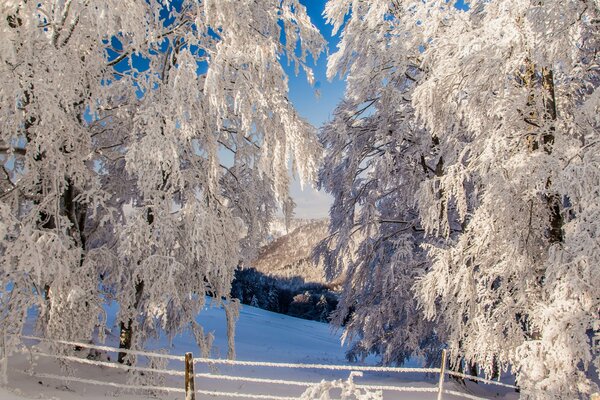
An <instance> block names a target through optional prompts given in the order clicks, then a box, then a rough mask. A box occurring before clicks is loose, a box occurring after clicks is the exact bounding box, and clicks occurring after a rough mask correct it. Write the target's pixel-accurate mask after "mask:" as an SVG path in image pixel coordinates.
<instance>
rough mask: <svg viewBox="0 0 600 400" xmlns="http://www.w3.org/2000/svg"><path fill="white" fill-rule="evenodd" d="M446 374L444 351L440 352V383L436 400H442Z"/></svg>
mask: <svg viewBox="0 0 600 400" xmlns="http://www.w3.org/2000/svg"><path fill="white" fill-rule="evenodd" d="M445 373H446V349H444V350H442V365H441V367H440V383H439V386H438V397H437V400H442V395H443V393H444V374H445Z"/></svg>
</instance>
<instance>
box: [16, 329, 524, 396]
mask: <svg viewBox="0 0 600 400" xmlns="http://www.w3.org/2000/svg"><path fill="white" fill-rule="evenodd" d="M20 337H21V338H22V339H28V340H37V341H40V342H51V343H59V344H64V345H69V346H79V347H82V348H88V349H95V350H101V351H107V352H115V353H118V352H122V353H126V354H132V355H138V356H145V357H156V358H164V359H168V360H174V361H185V357H184V356H175V355H170V354H160V353H153V352H148V351H140V350H129V349H117V348H114V347H109V346H100V345H95V344H90V343H82V342H74V341H67V340H58V339H46V338H41V337H36V336H25V335H22V336H20ZM36 354H38V355H41V356H47V357H53V358H57V359H65V360H70V361H74V362H79V363H83V364H90V365H100V366H106V367H109V368H119V369H126V370H136V371H143V372H155V373H163V374H168V375H175V376H183V375H185V372H182V371H175V370H159V369H153V368H145V367H137V366H125V365H121V364H115V363H109V362H103V361H96V360H88V359H82V358H79V357H71V356H60V355H50V354H47V353H43V352H36ZM199 363H207V364H225V365H234V366H235V365H238V366H256V367H273V368H297V369H326V370H338V371H371V372H398V373H402V372H417V373H438V374H439V373H440V369H439V368H401V367H376V366H352V365H328V364H301V363H275V362H266V361H238V360H225V359H211V358H195V359H194V364H199ZM446 372H447V373H448V374H449V375H452V376H455V377H459V378H463V379H471V380H475V381H479V382H482V383H486V384H490V385H496V386H502V387H506V388H511V389H518V387H517V386H515V385H509V384H506V383H502V382H498V381H493V380H490V379H485V378H480V377H477V376H471V375H466V374H463V373H460V372H455V371H446ZM45 375H48V376H46V377H48V378H52V379H65V380H76V379H79V381H80V382H84V383H86V382H85V381H90V382H87V383H91V384H97V385H105V386H115V385H118V387H122V386H123V385H120V384H113V383H111V382H102V381H93V380H89V379H87V380H86V379H83V378H73V377H61V376H59V375H51V374H45ZM195 376H196V377H203V378H213V379H224V380H239V381H247V382H256V383H273V384H286V385H296V386H310V385H313V384H315V383H313V382H301V381H284V380H278V379H264V378H248V377H227V376H226V375H214V374H196V375H195ZM40 377H42V376H40ZM125 386H128V388H130V389H136V388H139V389H144V390H146V389H155V390H162V388H158V387H156V388H153V387H148V386H139V387H134V386H132V385H125ZM358 386H359V387H362V388H365V389H380V390H393V391H400V392H405V391H419V392H435V391H436V390H437V389H436V388H416V387H395V386H376V385H358ZM171 389H173V390H174V391H177V392H183V391H184V390H183V389H177V388H171ZM167 391H169V390H167ZM444 392H445V393H448V394H454V395H459V396H464V397H466V398H470V399H481V398H480V397H476V396H472V395H468V394H465V393H462V392H456V391H447V390H445V391H444ZM198 393H200V392H198ZM210 393H218V392H210ZM210 393H209V392H207V393H205V394H210ZM228 395H231V396H232V397H248V396H243V395H242V394H240V393H237V394H228ZM253 398H262V399H271V400H277V399H279V400H282V399H284V400H285V399H286V398H283V397H275V396H267V397H253Z"/></svg>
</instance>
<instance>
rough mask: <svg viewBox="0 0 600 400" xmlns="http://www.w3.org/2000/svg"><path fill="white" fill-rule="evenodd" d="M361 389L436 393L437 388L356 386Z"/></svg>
mask: <svg viewBox="0 0 600 400" xmlns="http://www.w3.org/2000/svg"><path fill="white" fill-rule="evenodd" d="M356 387H357V388H359V389H368V390H389V391H394V392H411V393H435V392H437V391H438V389H437V387H417V386H384V385H356Z"/></svg>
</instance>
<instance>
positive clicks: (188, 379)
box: [185, 353, 196, 400]
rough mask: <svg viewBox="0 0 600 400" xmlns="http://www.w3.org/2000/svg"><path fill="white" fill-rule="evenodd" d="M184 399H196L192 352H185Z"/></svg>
mask: <svg viewBox="0 0 600 400" xmlns="http://www.w3.org/2000/svg"><path fill="white" fill-rule="evenodd" d="M185 400H196V389H195V388H194V356H193V355H192V353H185Z"/></svg>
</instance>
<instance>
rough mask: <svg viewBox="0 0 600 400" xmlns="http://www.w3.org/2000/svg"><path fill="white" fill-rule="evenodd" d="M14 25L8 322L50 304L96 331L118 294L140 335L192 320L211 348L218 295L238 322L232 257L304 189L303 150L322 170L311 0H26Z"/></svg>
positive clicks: (58, 330) (66, 334)
mask: <svg viewBox="0 0 600 400" xmlns="http://www.w3.org/2000/svg"><path fill="white" fill-rule="evenodd" d="M0 33H1V36H2V39H3V40H2V41H1V43H0V134H1V136H0V150H1V155H0V157H1V161H2V171H1V172H2V179H1V186H0V190H1V192H0V221H1V222H0V234H1V236H0V255H1V259H0V262H1V265H2V273H1V275H0V282H1V288H2V289H1V293H0V294H1V297H0V299H1V300H0V301H1V306H2V308H1V312H2V326H3V327H6V328H7V329H9V330H10V331H11V333H18V332H20V331H21V329H22V327H23V323H24V321H25V315H26V313H27V309H28V308H29V307H31V306H37V307H38V309H39V312H40V315H39V320H40V321H43V323H42V324H40V328H41V329H42V330H43V331H44V333H45V334H46V335H47V336H50V337H59V338H62V339H81V338H89V337H90V335H91V334H92V332H93V330H94V327H95V325H97V324H98V323H99V321H98V319H97V318H96V315H99V314H100V313H101V311H102V303H103V301H104V300H105V299H106V298H107V297H108V298H114V299H115V300H117V301H118V302H119V305H120V312H119V316H118V319H119V321H120V322H121V325H122V326H121V327H122V330H123V331H124V332H125V334H126V335H132V337H131V338H130V339H129V340H130V341H131V342H132V343H133V345H134V346H142V345H143V342H144V340H145V338H146V337H147V335H149V334H155V333H157V332H159V331H160V330H163V331H166V332H167V333H168V334H170V335H172V334H174V333H177V332H179V331H180V330H181V329H183V328H184V327H186V326H189V325H190V324H192V325H193V326H192V329H193V331H194V333H195V334H196V337H197V338H198V341H199V343H200V344H201V346H203V347H204V348H205V347H206V344H207V340H208V341H210V335H208V336H207V335H205V334H204V332H203V331H202V328H201V327H199V326H197V325H195V322H194V318H195V316H196V314H197V313H198V312H199V311H200V310H201V308H202V307H203V305H204V298H205V296H204V294H205V293H206V292H210V293H212V294H213V295H214V296H215V298H216V299H218V301H220V299H226V301H225V303H226V305H227V307H230V308H228V311H227V313H228V316H231V318H229V319H231V321H228V324H229V325H230V327H233V320H234V319H235V316H236V310H235V302H232V303H230V302H229V301H227V299H228V298H229V291H230V282H231V280H232V276H233V270H234V268H235V266H236V265H237V264H238V262H239V261H240V259H245V258H248V257H251V256H253V254H254V252H255V249H256V247H257V246H258V244H259V243H260V242H261V241H262V240H263V238H264V236H265V234H266V233H267V230H268V224H269V221H270V219H271V217H272V215H273V213H274V209H275V208H276V207H277V206H278V205H280V206H284V205H286V204H289V203H290V200H289V197H288V194H287V192H288V186H289V176H288V175H289V174H288V169H289V166H290V165H291V166H292V167H293V169H294V171H295V172H297V173H298V175H299V176H300V178H302V179H303V180H311V179H313V178H314V177H313V171H314V169H315V165H316V162H318V160H319V145H318V142H317V140H316V138H315V135H314V133H313V132H312V128H311V127H310V125H309V124H308V123H307V122H305V121H304V120H302V119H301V118H300V117H299V116H298V115H297V113H296V112H295V110H294V108H293V106H292V105H291V103H290V102H289V100H288V99H287V91H288V87H287V77H286V74H285V72H284V70H283V67H282V65H281V64H280V59H281V58H286V59H287V60H288V61H289V62H291V63H293V64H294V65H295V66H296V68H297V69H298V68H302V69H304V70H305V71H306V74H307V76H308V77H309V78H310V77H311V76H312V73H311V71H310V68H309V67H308V66H307V64H306V60H307V56H308V55H312V57H313V58H314V59H316V58H317V57H318V54H319V53H320V52H321V51H322V49H323V47H324V41H323V39H322V37H321V36H320V34H319V32H318V31H317V30H316V28H315V27H314V26H313V25H312V24H311V22H310V20H309V18H308V16H307V14H306V10H305V8H304V6H302V5H301V4H300V3H299V2H298V1H297V0H283V1H275V0H260V1H237V0H235V1H233V0H231V1H218V2H215V1H206V2H204V1H197V0H184V1H177V2H170V1H159V0H150V1H143V0H139V1H127V2H123V1H120V0H119V1H104V0H103V1H99V0H98V1H95V0H92V1H89V0H86V1H83V0H65V1H50V0H47V1H45V0H44V1H37V2H32V1H26V0H21V1H17V0H14V1H13V0H9V1H4V2H3V3H2V5H1V6H0ZM297 154H301V155H302V157H299V158H297V157H295V155H297ZM288 208H289V207H288ZM99 332H101V334H103V332H104V328H101V329H99ZM122 334H123V332H122ZM232 354H233V353H232Z"/></svg>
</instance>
